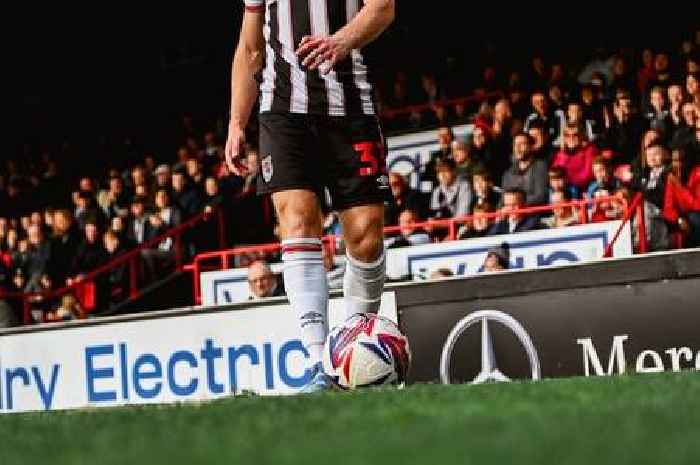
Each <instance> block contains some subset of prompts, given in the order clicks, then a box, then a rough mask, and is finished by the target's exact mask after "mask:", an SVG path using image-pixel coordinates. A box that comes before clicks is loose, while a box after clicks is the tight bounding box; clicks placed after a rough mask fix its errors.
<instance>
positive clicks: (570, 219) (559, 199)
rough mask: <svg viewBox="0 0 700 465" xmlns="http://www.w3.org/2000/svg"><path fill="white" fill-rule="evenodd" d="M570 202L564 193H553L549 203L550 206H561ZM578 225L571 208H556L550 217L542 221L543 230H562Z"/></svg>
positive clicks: (576, 217)
mask: <svg viewBox="0 0 700 465" xmlns="http://www.w3.org/2000/svg"><path fill="white" fill-rule="evenodd" d="M569 201H571V199H570V198H569V197H568V196H567V194H566V191H563V192H554V193H553V194H552V197H551V198H550V200H549V202H550V203H551V204H552V205H561V204H564V203H567V202H569ZM575 224H578V216H577V215H576V213H575V212H574V209H573V208H572V207H571V206H557V207H555V208H553V209H552V215H551V216H548V217H546V218H543V219H542V225H543V226H544V227H545V228H550V229H551V228H563V227H565V226H572V225H575Z"/></svg>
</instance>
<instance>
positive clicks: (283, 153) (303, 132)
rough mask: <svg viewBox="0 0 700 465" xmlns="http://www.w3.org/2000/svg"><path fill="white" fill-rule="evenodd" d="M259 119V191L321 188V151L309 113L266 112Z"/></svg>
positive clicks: (316, 189)
mask: <svg viewBox="0 0 700 465" xmlns="http://www.w3.org/2000/svg"><path fill="white" fill-rule="evenodd" d="M259 119H260V125H259V126H260V143H259V150H258V151H259V156H260V174H259V176H258V193H261V194H272V193H275V192H279V191H283V190H293V189H306V190H311V191H320V190H321V183H322V174H321V172H320V170H319V162H318V158H319V150H318V148H317V143H316V141H315V137H314V136H313V134H312V133H311V131H310V129H309V121H308V118H307V116H306V115H296V114H290V113H263V114H261V115H260V117H259Z"/></svg>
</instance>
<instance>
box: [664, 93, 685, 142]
mask: <svg viewBox="0 0 700 465" xmlns="http://www.w3.org/2000/svg"><path fill="white" fill-rule="evenodd" d="M684 101H685V95H684V94H683V87H682V86H681V85H680V84H671V85H670V86H668V105H669V108H668V116H669V119H670V125H671V126H670V128H669V134H668V135H669V136H672V135H673V133H674V132H675V131H676V129H677V128H678V127H680V126H681V125H682V124H683V114H682V113H683V112H682V107H683V102H684Z"/></svg>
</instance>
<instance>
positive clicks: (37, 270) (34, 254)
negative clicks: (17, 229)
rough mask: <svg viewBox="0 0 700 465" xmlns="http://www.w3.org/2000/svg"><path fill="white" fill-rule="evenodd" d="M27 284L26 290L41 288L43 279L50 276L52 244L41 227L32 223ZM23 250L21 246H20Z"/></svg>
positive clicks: (28, 239)
mask: <svg viewBox="0 0 700 465" xmlns="http://www.w3.org/2000/svg"><path fill="white" fill-rule="evenodd" d="M27 244H28V248H27V258H26V267H27V285H26V288H25V292H33V291H36V290H38V289H41V288H42V286H41V280H42V278H43V277H45V276H48V270H49V268H50V261H51V244H49V242H48V241H47V240H46V239H45V238H44V234H43V233H42V231H41V228H40V227H39V226H37V225H30V226H29V227H28V228H27ZM20 250H21V247H20Z"/></svg>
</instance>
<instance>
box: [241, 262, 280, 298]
mask: <svg viewBox="0 0 700 465" xmlns="http://www.w3.org/2000/svg"><path fill="white" fill-rule="evenodd" d="M248 286H249V291H250V294H249V297H248V299H249V300H258V299H263V298H266V297H278V296H283V295H285V292H284V286H283V284H282V283H281V282H280V280H279V278H278V277H277V276H275V275H274V274H272V270H271V269H270V265H268V264H267V262H265V261H264V260H256V261H254V262H253V263H251V264H250V265H249V266H248Z"/></svg>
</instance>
